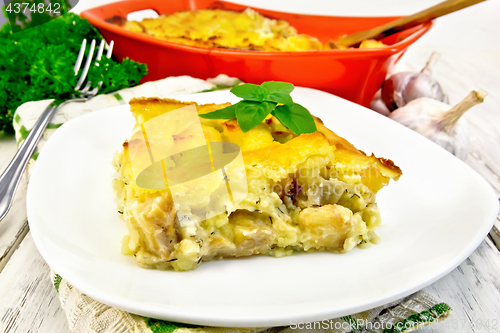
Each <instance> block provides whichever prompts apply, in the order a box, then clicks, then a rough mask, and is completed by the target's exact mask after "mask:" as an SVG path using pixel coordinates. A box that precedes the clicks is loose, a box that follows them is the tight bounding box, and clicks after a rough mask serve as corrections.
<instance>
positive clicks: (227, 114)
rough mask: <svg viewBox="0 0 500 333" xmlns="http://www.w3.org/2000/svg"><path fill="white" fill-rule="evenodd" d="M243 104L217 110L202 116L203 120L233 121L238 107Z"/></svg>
mask: <svg viewBox="0 0 500 333" xmlns="http://www.w3.org/2000/svg"><path fill="white" fill-rule="evenodd" d="M239 103H241V102H238V103H236V104H233V105H230V106H228V107H225V108H223V109H219V110H215V111H212V112H209V113H204V114H200V115H199V116H200V117H201V118H205V119H231V118H235V117H236V106H237V105H238V104H239Z"/></svg>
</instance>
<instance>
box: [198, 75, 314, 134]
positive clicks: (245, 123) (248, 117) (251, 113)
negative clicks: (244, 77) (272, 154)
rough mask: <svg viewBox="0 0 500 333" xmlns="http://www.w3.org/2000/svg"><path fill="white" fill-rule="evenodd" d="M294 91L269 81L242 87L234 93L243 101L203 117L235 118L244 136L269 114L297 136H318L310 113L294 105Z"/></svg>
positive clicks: (283, 83)
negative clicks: (313, 134)
mask: <svg viewBox="0 0 500 333" xmlns="http://www.w3.org/2000/svg"><path fill="white" fill-rule="evenodd" d="M294 88H295V87H294V86H293V84H291V83H287V82H276V81H269V82H264V83H262V84H261V85H260V86H258V85H255V84H249V83H246V84H242V85H240V86H237V87H235V88H233V89H231V92H232V93H233V94H235V95H236V96H238V97H241V98H243V100H242V101H240V102H238V103H236V104H234V105H231V106H229V107H227V108H224V109H220V110H216V111H213V112H210V113H205V114H202V115H200V117H202V118H205V119H231V118H236V119H237V120H238V124H239V125H240V128H241V130H242V131H243V132H245V133H246V132H248V131H249V130H250V129H252V128H254V127H255V126H257V125H258V124H260V123H261V122H262V121H263V120H264V119H265V118H266V117H267V115H269V114H272V115H273V116H275V117H276V118H277V119H278V120H279V121H280V122H281V123H282V124H283V125H284V126H286V127H287V128H289V129H290V130H291V131H292V132H294V133H295V134H297V135H300V134H306V133H312V132H315V131H316V130H317V129H316V124H315V122H314V118H313V117H312V116H311V114H310V113H309V111H307V109H306V108H304V107H303V106H301V105H300V104H297V103H294V102H293V100H292V97H291V96H290V93H291V92H292V91H293V89H294Z"/></svg>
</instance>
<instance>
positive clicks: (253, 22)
mask: <svg viewBox="0 0 500 333" xmlns="http://www.w3.org/2000/svg"><path fill="white" fill-rule="evenodd" d="M112 21H113V22H114V23H115V24H118V25H120V26H121V27H123V28H125V29H127V30H129V31H132V32H137V33H142V34H146V35H149V36H152V37H155V38H159V39H164V40H168V41H171V42H175V43H181V44H186V45H191V46H198V47H204V48H229V49H241V50H259V51H268V52H276V51H284V52H296V51H318V50H331V49H334V48H337V47H340V48H342V49H344V48H345V47H342V46H338V45H335V44H334V43H332V42H327V43H324V44H323V43H321V42H320V41H319V40H318V39H317V38H316V37H313V36H310V35H306V34H299V33H297V30H296V29H295V28H294V27H292V26H290V24H289V23H288V22H287V21H285V20H274V19H269V18H266V17H264V16H262V15H261V14H259V13H257V12H256V11H254V10H252V9H250V8H247V9H246V10H245V11H243V12H241V13H240V12H234V11H227V10H222V9H201V10H194V11H183V12H176V13H173V14H170V15H161V16H159V17H158V18H155V19H144V20H142V21H141V22H137V21H126V20H124V19H121V18H119V17H115V18H114V19H113V20H112ZM384 46H386V45H384V44H383V43H382V42H377V41H373V40H370V41H368V42H367V41H364V42H363V43H362V44H361V45H360V46H359V48H379V47H384Z"/></svg>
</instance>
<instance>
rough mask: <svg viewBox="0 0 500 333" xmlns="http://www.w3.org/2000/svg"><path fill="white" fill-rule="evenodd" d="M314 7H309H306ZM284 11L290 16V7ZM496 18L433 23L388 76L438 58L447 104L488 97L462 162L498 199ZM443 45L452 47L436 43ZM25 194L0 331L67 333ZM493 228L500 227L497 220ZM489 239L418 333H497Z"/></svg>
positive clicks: (21, 193)
mask: <svg viewBox="0 0 500 333" xmlns="http://www.w3.org/2000/svg"><path fill="white" fill-rule="evenodd" d="M96 1H97V0H88V1H81V5H83V4H86V7H91V6H92V5H95V4H97V3H98V2H96ZM108 2H109V1H108ZM239 2H244V1H243V0H242V1H239ZM430 2H432V1H430V0H429V1H425V2H424V3H425V4H427V5H428V4H429V3H430ZM434 2H436V1H434ZM247 3H248V1H247ZM260 3H263V1H259V4H260ZM267 3H268V7H270V8H272V7H273V6H274V7H277V6H278V5H277V1H276V0H274V1H267ZM295 3H296V2H295ZM317 3H318V1H312V6H314V5H317ZM290 6H291V7H290V8H291V9H290V11H293V10H294V7H293V3H292V4H291V5H290ZM297 6H298V5H297ZM479 6H482V7H479ZM261 7H263V6H262V5H261ZM297 8H298V7H297ZM412 9H413V7H412ZM418 9H422V8H418ZM295 10H297V9H295ZM330 10H333V9H330ZM495 13H496V14H498V13H500V1H492V0H490V1H487V2H485V3H483V4H480V5H477V8H470V11H469V12H468V13H465V14H464V13H463V12H461V13H455V14H452V15H450V16H449V17H443V18H442V19H440V21H438V23H439V24H441V25H439V24H436V27H435V28H434V29H435V31H433V30H431V32H430V33H429V34H431V33H434V34H437V36H436V35H434V36H433V37H432V38H431V37H429V38H427V39H425V38H423V39H422V40H421V41H419V42H417V43H416V44H415V45H413V46H412V47H411V48H410V49H409V51H408V52H407V53H406V54H405V55H404V57H403V58H402V59H401V61H400V62H399V64H398V65H397V66H396V68H395V71H401V70H414V71H418V70H420V69H421V68H422V67H423V65H424V64H425V62H426V60H427V58H428V57H429V55H430V54H431V53H432V52H433V51H438V52H440V53H441V58H440V60H439V61H438V63H437V64H436V66H435V67H434V76H435V78H436V79H437V80H438V81H439V82H440V83H441V85H442V86H443V88H444V90H445V92H446V93H447V94H448V95H449V97H450V101H451V102H452V103H456V102H458V101H459V100H461V99H462V98H463V97H465V95H467V93H468V92H469V91H470V90H473V89H479V88H482V89H484V90H486V91H487V92H488V93H489V95H488V97H487V98H486V100H485V102H484V103H483V104H481V105H479V106H477V107H475V108H474V109H473V110H471V111H470V112H468V113H467V114H466V116H467V118H468V120H469V122H470V125H471V126H470V134H471V135H470V139H471V148H472V151H471V154H470V155H469V157H468V159H467V160H466V163H467V164H469V165H470V166H471V167H472V168H473V169H475V170H476V171H477V172H478V173H479V174H481V175H482V176H483V177H484V178H485V179H486V180H487V181H488V182H489V183H490V184H491V185H492V187H493V188H494V189H495V191H496V194H497V196H499V197H500V126H499V124H500V80H499V78H500V45H499V44H500V43H498V41H499V38H498V35H497V34H498V32H499V31H500V25H499V24H498V23H497V21H498V19H497V18H496V17H494V16H495V15H496V14H495ZM325 14H328V10H327V11H326V12H325ZM391 14H392V13H391ZM405 14H406V13H405ZM471 17H472V18H471ZM450 26H451V27H450ZM450 36H451V37H450ZM442 38H448V39H449V38H455V40H454V41H450V40H447V41H446V42H437V41H438V40H440V39H442ZM494 41H496V42H494ZM487 43H491V44H487ZM495 43H496V44H495ZM16 149H17V146H16V143H15V140H14V139H13V138H10V137H1V138H0V170H3V169H4V168H5V167H6V166H7V164H8V163H9V161H10V159H11V158H12V156H13V155H14V153H15V151H16ZM437 163H438V162H437ZM25 195H26V187H25V186H22V187H21V188H19V189H18V191H17V193H16V198H15V202H14V204H13V206H12V209H11V211H10V213H9V215H8V216H7V218H6V219H5V220H3V221H1V222H0V332H9V333H14V332H23V333H25V332H50V333H67V332H69V329H68V324H67V322H66V318H65V315H64V312H63V311H62V309H61V308H60V304H59V300H58V295H57V292H56V291H55V289H54V287H53V285H52V282H51V281H50V279H49V267H48V266H47V264H45V262H44V261H43V259H42V258H41V256H40V254H39V253H38V251H37V249H36V247H35V245H34V243H33V240H32V237H31V235H30V232H29V227H28V224H27V219H26V210H25ZM471 222H473V221H471ZM496 223H497V226H500V220H499V219H498V218H497V221H496ZM492 234H493V232H492V233H490V235H492ZM492 236H493V239H492V237H491V236H489V237H488V238H486V239H485V240H484V242H483V243H482V244H481V245H480V246H479V248H478V249H477V250H476V251H475V252H474V253H473V254H472V255H471V256H470V257H469V258H468V259H467V260H465V261H464V262H463V263H462V264H461V265H460V266H458V267H457V268H456V269H455V270H453V271H452V272H451V273H450V274H448V275H447V276H445V277H444V278H442V279H441V280H439V281H437V282H435V283H434V284H432V285H430V286H428V287H426V288H425V289H426V290H428V291H429V292H431V293H434V294H435V295H437V296H439V297H440V298H441V299H442V300H443V301H445V302H447V303H448V304H449V305H450V306H451V307H452V308H453V310H454V311H453V313H452V315H451V317H450V318H449V319H447V320H446V321H444V322H442V323H437V324H433V325H432V326H431V327H426V328H421V329H419V330H418V332H439V333H441V332H464V333H465V332H500V252H499V250H498V248H497V247H496V246H495V243H494V241H493V240H495V235H494V234H493V235H492ZM496 240H498V237H496Z"/></svg>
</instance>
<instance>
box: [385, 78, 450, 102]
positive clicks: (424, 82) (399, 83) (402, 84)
mask: <svg viewBox="0 0 500 333" xmlns="http://www.w3.org/2000/svg"><path fill="white" fill-rule="evenodd" d="M421 97H429V98H433V99H436V100H438V101H442V102H446V101H447V100H448V98H447V96H446V95H445V94H444V92H443V89H442V88H441V85H440V84H439V82H437V81H436V80H435V79H434V78H432V77H431V76H429V75H428V74H426V73H413V72H400V73H396V74H394V75H392V76H391V77H390V78H389V79H388V80H386V81H385V82H384V84H383V85H382V100H383V101H384V103H385V105H386V106H387V107H388V108H389V110H391V111H394V110H395V109H397V108H400V107H402V106H405V105H406V104H408V103H409V102H411V101H412V100H414V99H417V98H421Z"/></svg>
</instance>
